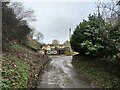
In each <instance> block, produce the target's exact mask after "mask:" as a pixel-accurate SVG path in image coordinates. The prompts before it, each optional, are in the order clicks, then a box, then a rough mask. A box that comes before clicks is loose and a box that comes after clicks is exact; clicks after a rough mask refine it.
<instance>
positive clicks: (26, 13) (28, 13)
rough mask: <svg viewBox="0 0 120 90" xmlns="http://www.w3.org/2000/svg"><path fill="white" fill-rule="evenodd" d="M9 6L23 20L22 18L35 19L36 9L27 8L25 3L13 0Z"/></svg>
mask: <svg viewBox="0 0 120 90" xmlns="http://www.w3.org/2000/svg"><path fill="white" fill-rule="evenodd" d="M9 7H10V8H12V9H13V10H14V13H15V14H16V17H17V18H18V19H19V20H20V21H22V20H27V21H35V20H36V19H35V15H34V11H33V10H31V9H30V8H29V9H25V8H24V6H23V4H22V3H20V2H13V3H10V4H9Z"/></svg>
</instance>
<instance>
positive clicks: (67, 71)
mask: <svg viewBox="0 0 120 90" xmlns="http://www.w3.org/2000/svg"><path fill="white" fill-rule="evenodd" d="M71 62H72V57H71V56H64V57H53V58H52V61H51V62H50V64H49V65H48V66H47V67H46V68H45V70H44V73H43V74H42V80H41V82H39V86H38V88H91V86H90V84H88V83H87V82H85V81H84V80H82V79H81V78H80V76H79V73H78V72H77V71H76V70H75V69H74V67H73V66H72V64H71Z"/></svg>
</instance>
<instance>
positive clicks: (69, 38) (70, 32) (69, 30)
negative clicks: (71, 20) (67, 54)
mask: <svg viewBox="0 0 120 90" xmlns="http://www.w3.org/2000/svg"><path fill="white" fill-rule="evenodd" d="M70 38H71V28H70V29H69V40H70Z"/></svg>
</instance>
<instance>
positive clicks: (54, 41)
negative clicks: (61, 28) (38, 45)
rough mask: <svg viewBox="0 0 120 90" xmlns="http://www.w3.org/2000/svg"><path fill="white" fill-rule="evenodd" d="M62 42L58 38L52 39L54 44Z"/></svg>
mask: <svg viewBox="0 0 120 90" xmlns="http://www.w3.org/2000/svg"><path fill="white" fill-rule="evenodd" d="M59 43H60V42H59V41H58V40H57V39H54V40H53V41H52V44H59Z"/></svg>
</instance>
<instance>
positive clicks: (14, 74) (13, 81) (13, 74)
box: [2, 56, 30, 90]
mask: <svg viewBox="0 0 120 90" xmlns="http://www.w3.org/2000/svg"><path fill="white" fill-rule="evenodd" d="M29 68H30V67H29V65H28V64H27V63H26V62H23V61H21V60H19V59H18V58H17V57H13V56H9V59H8V58H7V57H3V71H2V79H3V80H2V89H3V90H8V89H12V88H28V77H29Z"/></svg>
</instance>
